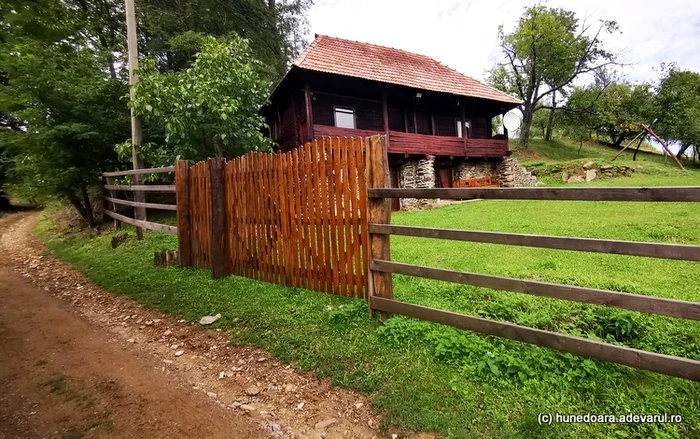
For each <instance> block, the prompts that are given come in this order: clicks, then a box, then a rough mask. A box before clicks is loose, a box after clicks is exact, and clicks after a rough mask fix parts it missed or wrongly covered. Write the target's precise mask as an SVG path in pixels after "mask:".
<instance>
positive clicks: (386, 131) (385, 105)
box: [382, 92, 389, 147]
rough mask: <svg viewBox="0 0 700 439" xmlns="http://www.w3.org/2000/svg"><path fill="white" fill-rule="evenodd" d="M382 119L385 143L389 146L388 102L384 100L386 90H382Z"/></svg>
mask: <svg viewBox="0 0 700 439" xmlns="http://www.w3.org/2000/svg"><path fill="white" fill-rule="evenodd" d="M382 119H383V121H384V135H385V136H386V144H387V147H388V146H389V104H388V103H387V100H386V92H382Z"/></svg>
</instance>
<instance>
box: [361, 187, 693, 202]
mask: <svg viewBox="0 0 700 439" xmlns="http://www.w3.org/2000/svg"><path fill="white" fill-rule="evenodd" d="M369 197H370V198H441V199H453V200H469V199H475V198H481V199H491V200H496V199H498V200H569V201H664V202H687V201H694V202H697V201H700V186H657V187H549V188H529V187H528V188H436V189H402V188H372V189H369Z"/></svg>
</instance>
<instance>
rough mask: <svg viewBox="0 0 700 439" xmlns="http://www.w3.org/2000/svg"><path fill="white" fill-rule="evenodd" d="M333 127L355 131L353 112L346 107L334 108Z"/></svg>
mask: <svg viewBox="0 0 700 439" xmlns="http://www.w3.org/2000/svg"><path fill="white" fill-rule="evenodd" d="M334 110H335V111H334V113H335V126H336V127H338V128H350V129H355V110H353V109H352V108H348V107H335V108H334Z"/></svg>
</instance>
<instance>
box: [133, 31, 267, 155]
mask: <svg viewBox="0 0 700 439" xmlns="http://www.w3.org/2000/svg"><path fill="white" fill-rule="evenodd" d="M259 64H260V63H259V62H258V61H256V60H255V59H254V58H253V57H252V56H251V54H250V49H249V47H248V42H247V40H244V39H241V38H238V37H233V38H230V39H229V41H227V42H222V41H217V40H216V39H214V38H213V37H208V38H205V40H204V42H203V43H202V51H201V52H200V53H198V54H197V55H196V56H195V61H194V63H193V64H192V66H191V67H189V68H187V69H185V70H182V71H180V72H159V71H157V70H156V62H155V60H153V59H151V58H147V59H146V60H144V61H143V63H142V66H141V68H140V69H139V72H138V74H139V78H140V79H139V83H138V85H137V86H136V101H135V102H134V108H135V109H136V112H137V114H139V115H141V116H143V117H144V120H145V122H147V123H151V124H156V125H158V126H160V127H162V129H163V130H164V132H165V142H166V154H165V156H166V157H167V156H168V155H169V156H170V157H171V158H172V157H175V156H176V157H180V158H184V159H189V160H195V161H196V160H203V159H206V158H207V157H212V156H219V157H227V158H231V157H236V156H239V155H242V154H244V153H246V152H248V151H265V150H269V149H270V142H269V140H268V139H266V138H265V137H264V136H263V134H262V128H263V126H264V119H263V118H262V117H260V116H259V115H258V114H257V112H258V110H259V109H260V106H261V105H262V104H263V103H264V102H265V99H266V98H267V84H266V82H265V81H264V80H262V78H261V77H260V75H259V73H258V71H259V69H258V65H259ZM142 152H143V153H144V154H145V155H146V157H147V158H149V157H150V158H151V160H152V161H155V160H157V158H158V157H161V156H163V148H162V147H161V146H160V145H156V144H146V145H144V147H143V148H142Z"/></svg>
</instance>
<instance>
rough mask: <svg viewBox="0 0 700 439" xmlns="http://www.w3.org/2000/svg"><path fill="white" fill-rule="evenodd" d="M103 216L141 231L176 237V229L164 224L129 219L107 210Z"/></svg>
mask: <svg viewBox="0 0 700 439" xmlns="http://www.w3.org/2000/svg"><path fill="white" fill-rule="evenodd" d="M104 213H105V215H107V216H111V217H112V218H114V219H116V220H119V221H122V222H125V223H127V224H131V225H132V226H134V227H141V228H142V229H147V230H154V231H156V232H163V233H169V234H171V235H177V227H175V226H166V225H165V224H158V223H152V222H150V221H143V220H136V219H133V218H129V217H128V216H124V215H120V214H118V213H114V212H112V211H109V210H105V211H104Z"/></svg>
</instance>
